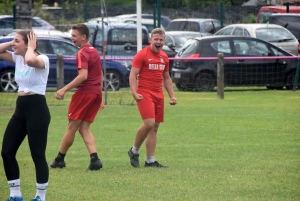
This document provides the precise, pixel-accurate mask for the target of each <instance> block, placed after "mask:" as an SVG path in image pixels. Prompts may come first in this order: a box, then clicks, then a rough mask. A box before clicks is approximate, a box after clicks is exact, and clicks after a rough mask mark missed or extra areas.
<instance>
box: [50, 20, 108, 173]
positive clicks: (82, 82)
mask: <svg viewBox="0 0 300 201" xmlns="http://www.w3.org/2000/svg"><path fill="white" fill-rule="evenodd" d="M88 37H89V29H88V27H87V26H86V25H85V24H77V25H74V26H73V27H72V34H71V40H72V41H73V42H74V45H75V46H78V47H80V50H79V51H78V53H77V55H76V65H77V69H78V75H77V77H76V78H75V79H74V80H73V81H72V82H70V83H69V84H67V85H66V86H64V87H63V88H62V89H60V90H58V91H57V92H56V94H55V98H56V99H61V97H62V96H63V95H64V94H65V93H66V92H67V91H69V90H70V89H73V88H76V91H75V93H74V94H73V96H72V99H71V103H70V106H69V110H68V119H69V124H68V126H67V130H66V133H65V135H64V137H63V139H62V142H61V145H60V149H59V153H58V155H57V157H56V158H55V159H54V160H53V161H52V162H51V163H50V167H52V168H63V167H66V163H65V161H64V157H65V155H66V153H67V151H68V149H69V148H70V147H71V146H72V144H73V141H74V138H75V133H76V131H77V130H78V131H79V133H80V135H81V137H82V138H83V140H84V143H85V145H86V147H87V149H88V151H89V154H90V159H91V160H90V165H89V166H88V168H87V170H99V169H100V168H102V163H101V161H100V159H99V157H98V155H97V150H96V144H95V139H94V136H93V134H92V133H91V131H90V125H91V123H92V122H93V121H94V119H95V117H96V115H97V112H98V110H99V109H100V110H102V109H104V105H103V103H102V83H103V73H102V65H101V61H100V56H99V53H98V51H97V50H96V49H95V48H94V47H92V46H91V45H90V44H89V41H88Z"/></svg>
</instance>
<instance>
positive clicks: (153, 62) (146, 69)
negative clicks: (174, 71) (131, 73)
mask: <svg viewBox="0 0 300 201" xmlns="http://www.w3.org/2000/svg"><path fill="white" fill-rule="evenodd" d="M132 67H135V68H139V69H140V72H139V75H138V88H139V89H147V90H151V91H156V92H161V91H162V81H163V73H165V72H169V58H168V56H167V54H166V53H165V52H164V51H160V52H159V53H155V52H153V51H152V50H151V48H150V46H147V47H145V48H144V49H142V50H141V51H139V52H138V53H137V54H136V55H135V56H134V58H133V61H132Z"/></svg>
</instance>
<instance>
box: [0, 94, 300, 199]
mask: <svg viewBox="0 0 300 201" xmlns="http://www.w3.org/2000/svg"><path fill="white" fill-rule="evenodd" d="M2 95H3V94H2ZM52 97H53V96H52ZM176 97H177V102H178V104H177V105H176V106H170V105H167V104H166V106H165V122H164V123H162V124H161V127H160V129H159V138H158V146H157V153H156V159H157V160H158V161H159V162H161V163H163V164H165V165H168V166H169V168H167V169H155V168H144V167H141V168H139V169H134V168H132V167H131V165H130V163H129V158H128V156H127V151H128V149H129V148H130V147H131V146H132V144H133V139H134V136H135V131H136V129H137V128H138V127H139V126H140V124H141V123H142V121H141V119H140V117H139V113H138V111H137V108H136V106H121V105H108V106H107V107H106V108H105V110H103V111H101V112H99V113H98V116H97V118H96V120H95V122H94V123H93V124H92V126H91V130H92V132H93V134H94V135H95V136H96V143H97V148H98V153H99V156H100V158H101V160H102V162H103V165H104V168H103V169H101V170H100V171H93V172H90V171H86V170H85V168H86V167H87V166H88V163H89V156H88V152H87V150H86V148H85V145H84V143H83V141H82V139H81V137H80V135H79V134H78V135H77V136H76V139H75V142H74V144H73V146H72V147H71V148H70V150H69V152H68V154H67V156H66V163H67V167H66V168H65V169H50V180H49V187H48V191H47V201H59V200H64V201H74V200H76V201H77V200H84V201H94V200H97V201H100V200H105V201H106V200H107V201H120V200H124V201H131V200H145V201H152V200H161V201H165V200H167V201H169V200H170V201H173V200H175V201H177V200H178V201H179V200H180V201H186V200H191V201H193V200H201V201H202V200H203V201H207V200H216V201H219V200H222V201H223V200H228V201H240V200H243V201H244V200H247V201H248V200H253V201H256V200H266V201H269V200H274V201H275V200H276V201H285V200H300V190H299V189H300V132H299V129H300V125H299V119H300V91H299V90H298V91H296V92H292V91H287V90H279V91H278V90H277V91H276V90H275V91H269V90H264V89H263V88H253V89H250V90H249V89H248V88H238V89H234V90H231V89H230V88H229V89H226V90H225V98H224V100H220V99H218V98H217V95H216V93H214V92H212V93H193V92H177V91H176ZM166 100H168V99H166ZM49 108H50V111H51V116H52V119H51V124H50V128H49V137H48V146H47V160H48V162H50V161H51V160H52V159H53V158H54V157H55V156H56V154H57V152H58V148H59V145H60V141H61V138H62V136H63V134H64V132H65V128H66V124H67V117H66V113H67V105H63V106H55V105H51V106H49ZM0 112H1V115H0V142H1V143H2V138H3V133H4V129H5V127H6V124H7V122H8V120H9V118H10V116H11V115H12V112H13V108H12V107H11V106H10V107H9V106H1V108H0ZM17 158H18V161H19V166H20V169H21V188H22V193H23V196H24V197H25V200H26V201H27V200H30V199H32V198H33V197H34V196H35V170H34V166H33V162H32V160H31V156H30V152H29V148H28V144H27V141H24V143H23V144H22V146H21V147H20V149H19V151H18V155H17ZM144 159H145V147H144V145H143V146H142V148H141V153H140V160H141V162H142V163H143V161H144ZM0 166H1V167H0V168H1V169H2V170H0V200H5V199H6V198H7V197H8V195H9V188H8V184H7V182H6V177H5V174H4V171H3V163H2V160H1V161H0Z"/></svg>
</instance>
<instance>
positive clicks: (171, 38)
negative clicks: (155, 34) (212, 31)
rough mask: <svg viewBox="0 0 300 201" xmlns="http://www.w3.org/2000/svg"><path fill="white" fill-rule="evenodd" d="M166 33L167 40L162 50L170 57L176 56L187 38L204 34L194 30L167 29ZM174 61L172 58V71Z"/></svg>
mask: <svg viewBox="0 0 300 201" xmlns="http://www.w3.org/2000/svg"><path fill="white" fill-rule="evenodd" d="M165 34H166V42H165V45H164V46H163V48H162V50H163V51H164V52H165V53H166V54H167V55H168V57H169V58H173V57H175V55H176V54H177V53H178V52H179V51H180V49H181V48H182V46H183V45H184V43H185V42H186V41H187V39H189V38H196V37H202V36H203V34H201V33H199V32H193V31H166V32H165ZM173 62H174V60H172V59H170V68H169V71H170V72H171V70H172V66H173Z"/></svg>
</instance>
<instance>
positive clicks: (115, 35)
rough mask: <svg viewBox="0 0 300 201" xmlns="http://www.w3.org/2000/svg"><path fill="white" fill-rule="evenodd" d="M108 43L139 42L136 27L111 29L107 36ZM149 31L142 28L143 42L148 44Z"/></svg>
mask: <svg viewBox="0 0 300 201" xmlns="http://www.w3.org/2000/svg"><path fill="white" fill-rule="evenodd" d="M107 41H108V44H110V45H124V44H126V43H131V44H134V45H136V44H137V33H136V29H120V28H118V29H111V30H109V32H108V37H107ZM148 42H149V41H148V35H147V31H145V30H142V43H143V45H148Z"/></svg>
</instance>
